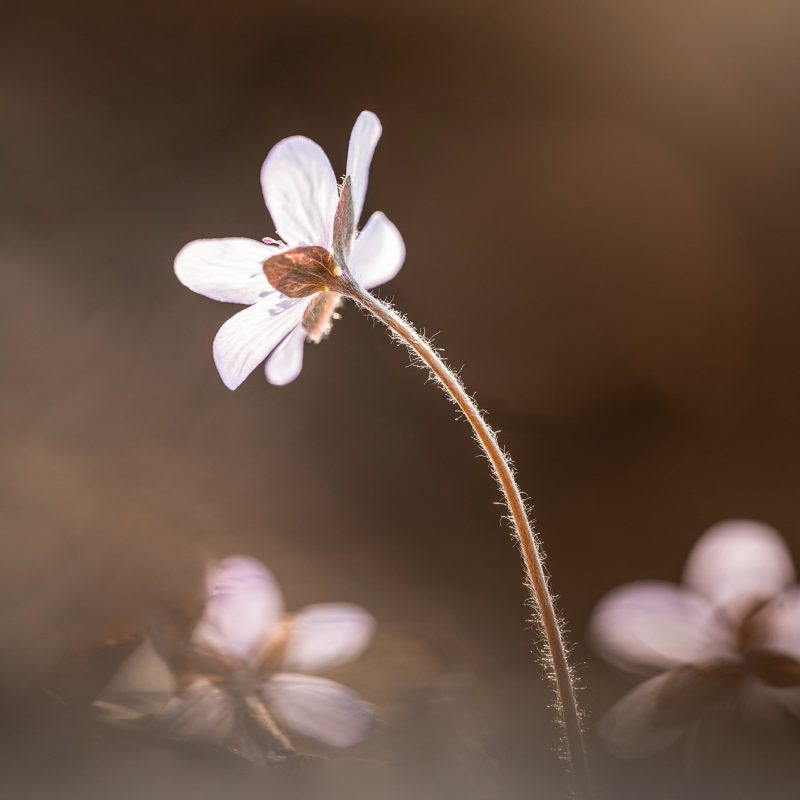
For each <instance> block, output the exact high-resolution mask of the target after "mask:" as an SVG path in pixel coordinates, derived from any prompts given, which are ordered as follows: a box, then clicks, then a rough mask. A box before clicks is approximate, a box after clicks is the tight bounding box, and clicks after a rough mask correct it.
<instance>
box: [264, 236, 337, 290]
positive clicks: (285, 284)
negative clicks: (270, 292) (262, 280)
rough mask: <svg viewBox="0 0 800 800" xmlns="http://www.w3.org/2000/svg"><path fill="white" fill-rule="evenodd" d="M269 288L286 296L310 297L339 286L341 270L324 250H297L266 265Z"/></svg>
mask: <svg viewBox="0 0 800 800" xmlns="http://www.w3.org/2000/svg"><path fill="white" fill-rule="evenodd" d="M264 274H265V275H266V276H267V280H268V281H269V284H270V286H272V288H273V289H276V290H277V291H279V292H280V293H281V294H285V295H286V296H287V297H293V298H300V297H309V296H311V295H312V294H317V293H318V292H327V291H330V290H335V289H337V288H338V286H339V277H340V275H341V269H340V268H339V267H338V266H337V265H336V261H335V260H334V258H333V255H332V254H331V253H330V252H328V251H327V250H326V249H325V248H324V247H318V246H316V245H312V246H310V247H295V248H293V249H291V250H286V251H285V252H283V253H278V255H276V256H272V258H269V259H267V260H266V261H265V262H264Z"/></svg>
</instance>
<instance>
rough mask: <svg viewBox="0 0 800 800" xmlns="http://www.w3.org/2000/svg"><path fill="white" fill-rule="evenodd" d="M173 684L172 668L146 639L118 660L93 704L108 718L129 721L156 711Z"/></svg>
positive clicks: (168, 694) (158, 710)
mask: <svg viewBox="0 0 800 800" xmlns="http://www.w3.org/2000/svg"><path fill="white" fill-rule="evenodd" d="M175 686H176V683H175V678H174V676H173V674H172V670H170V668H169V666H168V665H167V664H166V662H165V661H164V660H163V659H162V658H161V656H160V655H159V654H158V652H157V650H156V648H155V646H154V644H153V642H152V641H151V640H150V639H146V640H145V641H144V642H143V643H142V644H141V645H139V647H137V648H136V650H134V651H133V653H132V654H131V655H130V656H128V658H126V659H125V661H123V662H122V664H121V665H120V668H119V669H118V670H117V672H116V674H115V675H114V677H113V678H112V679H111V680H110V681H109V683H108V685H107V686H106V687H105V688H104V689H103V691H102V692H101V693H100V695H99V696H98V697H97V699H96V700H95V702H94V704H93V708H94V710H95V711H96V712H97V713H98V714H99V715H100V716H102V717H103V718H105V719H107V720H108V721H110V722H133V721H135V720H138V719H141V718H145V717H148V716H151V715H154V714H157V713H158V712H160V711H161V710H162V709H163V708H164V707H165V706H166V705H167V703H168V702H169V700H170V698H171V697H172V694H173V692H174V691H175Z"/></svg>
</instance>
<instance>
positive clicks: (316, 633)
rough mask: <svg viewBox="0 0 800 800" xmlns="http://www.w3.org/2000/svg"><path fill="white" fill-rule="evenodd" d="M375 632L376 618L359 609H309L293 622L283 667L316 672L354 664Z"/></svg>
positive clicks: (327, 606) (334, 605)
mask: <svg viewBox="0 0 800 800" xmlns="http://www.w3.org/2000/svg"><path fill="white" fill-rule="evenodd" d="M374 630H375V620H374V619H373V617H372V615H370V614H369V613H368V612H366V611H365V610H364V609H363V608H360V607H359V606H354V605H350V604H349V603H324V604H320V605H313V606H307V607H306V608H304V609H302V610H301V611H300V612H299V613H298V614H297V615H296V616H295V617H294V618H293V620H292V626H291V629H290V634H289V640H288V642H287V643H286V653H285V655H284V661H283V666H284V667H285V668H286V669H288V670H299V671H301V672H315V671H316V670H320V669H328V668H330V667H335V666H338V665H339V664H344V663H346V662H347V661H352V660H353V659H354V658H356V657H357V656H359V655H360V654H361V653H362V652H363V651H364V649H365V648H366V646H367V645H368V644H369V641H370V639H371V638H372V633H373V631H374Z"/></svg>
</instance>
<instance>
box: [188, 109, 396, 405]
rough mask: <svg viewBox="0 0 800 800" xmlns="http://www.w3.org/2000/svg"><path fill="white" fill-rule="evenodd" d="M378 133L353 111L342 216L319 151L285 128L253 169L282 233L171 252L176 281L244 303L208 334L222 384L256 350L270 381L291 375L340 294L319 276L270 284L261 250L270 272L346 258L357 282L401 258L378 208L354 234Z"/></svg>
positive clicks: (365, 282) (381, 279) (378, 279)
mask: <svg viewBox="0 0 800 800" xmlns="http://www.w3.org/2000/svg"><path fill="white" fill-rule="evenodd" d="M380 135H381V125H380V122H379V120H378V118H377V117H376V116H375V114H373V113H372V112H370V111H363V112H361V114H360V115H359V117H358V119H357V120H356V123H355V125H354V127H353V132H352V134H351V136H350V147H349V150H348V154H347V173H346V175H347V179H346V181H345V184H344V185H345V186H346V187H347V189H348V195H350V196H349V197H348V198H347V200H348V206H349V208H348V209H347V211H348V215H347V219H345V220H337V207H339V205H340V198H339V191H338V186H337V181H336V176H335V174H334V172H333V169H332V168H331V164H330V161H328V157H327V156H326V155H325V153H324V151H323V150H322V148H321V147H320V146H319V145H318V144H316V143H315V142H313V141H311V140H310V139H306V138H305V137H303V136H293V137H290V138H288V139H284V140H283V141H281V142H279V143H278V144H276V145H275V147H273V148H272V150H271V151H270V153H269V155H268V156H267V158H266V160H265V161H264V165H263V167H262V168H261V186H262V189H263V192H264V200H265V201H266V204H267V208H268V210H269V213H270V215H271V216H272V220H273V222H274V224H275V227H276V228H277V231H278V235H279V236H280V237H281V239H282V241H277V240H274V239H264V240H263V241H261V242H258V241H255V240H252V239H242V238H229V239H200V240H197V241H194V242H190V243H189V244H187V245H186V246H185V247H184V248H183V249H182V250H181V251H180V252H179V253H178V255H177V257H176V259H175V274H176V275H177V276H178V279H179V280H180V281H181V283H183V284H184V285H185V286H188V287H189V288H190V289H192V290H193V291H195V292H199V293H200V294H203V295H205V296H206V297H210V298H212V299H213V300H222V301H224V302H229V303H243V304H247V305H249V306H250V308H247V309H245V310H244V311H240V312H239V313H238V314H235V315H234V316H233V317H231V319H229V320H228V321H227V322H226V323H225V324H224V325H223V326H222V327H221V328H220V330H219V333H218V334H217V336H216V338H215V340H214V348H213V351H214V360H215V363H216V365H217V369H218V370H219V373H220V376H221V377H222V380H223V381H224V383H225V385H226V386H227V387H228V388H229V389H236V388H237V387H238V386H239V385H240V384H241V383H242V381H244V379H245V378H246V377H247V376H248V375H249V374H250V373H251V372H252V371H253V370H254V369H255V368H256V367H257V366H258V365H259V364H260V363H261V362H262V361H264V359H265V358H266V359H267V362H266V376H267V379H268V380H269V381H270V383H274V384H278V385H283V384H287V383H290V382H291V381H293V380H294V379H295V378H296V377H297V376H298V375H299V374H300V370H301V369H302V365H303V347H304V344H305V342H306V339H310V340H312V341H319V340H320V339H322V338H323V337H324V336H325V335H326V334H327V332H328V330H329V328H330V323H331V319H332V318H333V314H334V312H335V309H336V306H337V304H338V302H339V300H340V296H339V295H338V294H337V293H336V292H335V291H328V290H327V287H326V286H322V285H304V286H303V287H302V291H300V290H298V291H289V290H288V289H287V288H286V285H284V284H283V283H281V282H279V281H276V280H275V279H274V278H273V282H276V283H278V284H279V285H278V286H272V285H270V282H269V281H268V279H267V273H268V272H270V269H271V267H270V266H269V265H267V262H268V261H270V259H274V258H275V257H276V256H283V258H282V259H276V260H275V261H273V262H272V270H273V273H272V274H277V270H278V268H280V269H281V270H286V269H291V268H292V267H294V268H295V269H296V270H306V269H311V270H314V269H317V270H323V271H324V270H335V269H336V266H337V264H338V266H339V267H341V266H342V263H341V262H342V258H341V257H340V256H342V257H346V265H344V266H345V268H346V269H347V270H348V272H349V277H351V278H352V279H353V280H354V281H356V282H357V283H358V284H359V285H361V286H362V287H363V288H366V289H371V288H374V287H376V286H380V285H381V284H383V283H386V281H388V280H390V279H391V278H393V277H394V276H395V275H396V274H397V273H398V271H399V270H400V268H401V267H402V265H403V261H404V259H405V246H404V244H403V239H402V237H401V236H400V233H399V231H398V230H397V228H396V227H395V226H394V225H393V224H392V223H391V222H390V221H389V220H388V219H387V218H386V217H385V216H384V215H383V214H382V213H380V212H375V213H374V214H372V216H371V217H370V218H369V219H368V220H367V223H366V225H365V226H364V229H363V230H362V231H361V234H360V235H358V236H357V238H355V239H354V236H355V235H356V229H357V228H358V222H359V219H360V217H361V212H362V209H363V206H364V198H365V196H366V193H367V183H368V179H369V167H370V163H371V161H372V155H373V152H374V151H375V146H376V145H377V143H378V139H379V138H380ZM337 222H345V223H346V225H344V226H342V225H339V228H340V229H341V230H340V233H341V234H342V237H341V240H340V241H339V242H337V241H336V239H337V237H336V235H335V230H334V229H335V228H336V227H337V225H336V223H337ZM337 244H338V245H339V246H340V249H339V251H338V252H337ZM332 250H333V254H332V253H331V251H332ZM334 254H335V255H336V256H337V257H338V258H337V261H336V263H334ZM334 274H336V273H334ZM293 288H297V287H296V286H295V287H293ZM287 292H288V294H289V295H291V296H287Z"/></svg>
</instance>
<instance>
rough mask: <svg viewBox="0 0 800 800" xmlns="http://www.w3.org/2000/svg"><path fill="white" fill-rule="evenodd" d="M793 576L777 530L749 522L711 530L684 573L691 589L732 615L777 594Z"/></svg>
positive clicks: (734, 521)
mask: <svg viewBox="0 0 800 800" xmlns="http://www.w3.org/2000/svg"><path fill="white" fill-rule="evenodd" d="M794 578H795V573H794V566H793V565H792V558H791V555H790V554H789V550H788V548H787V547H786V544H785V542H784V541H783V539H782V538H781V537H780V535H779V534H778V533H777V531H775V530H773V529H772V528H770V527H769V526H768V525H764V524H762V523H760V522H753V521H750V520H731V521H730V522H721V523H719V524H718V525H714V527H712V528H710V529H709V530H708V531H707V532H706V533H705V534H703V536H702V537H701V538H700V540H699V541H698V542H697V544H696V545H695V546H694V549H693V550H692V552H691V554H690V555H689V560H688V561H687V563H686V571H685V573H684V581H685V582H686V584H687V585H689V586H691V587H692V588H693V589H695V590H696V591H697V592H700V593H701V594H704V595H705V596H706V597H708V598H710V599H711V601H712V602H713V603H715V604H716V605H717V606H719V607H720V608H724V609H725V610H727V611H728V612H729V613H730V614H731V615H732V616H734V617H735V616H737V615H739V614H741V613H744V612H746V611H747V610H749V608H751V607H752V606H753V605H755V604H757V603H759V602H762V601H764V600H769V599H770V598H772V597H774V596H775V595H777V594H779V593H780V592H781V590H782V589H784V588H785V587H786V586H788V585H789V584H791V583H792V582H793V581H794Z"/></svg>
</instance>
